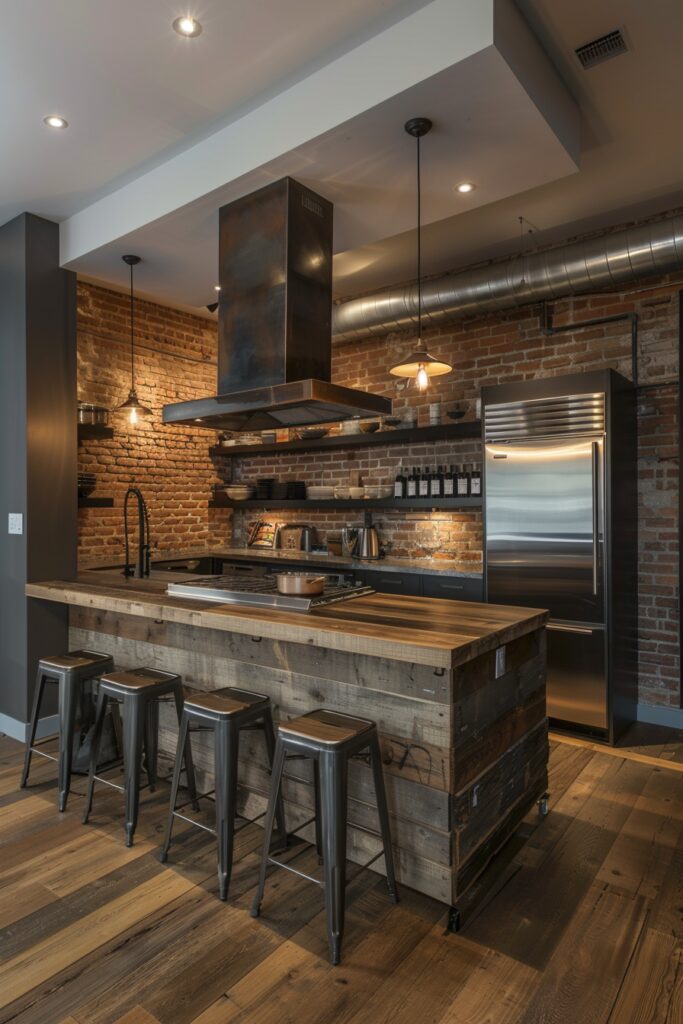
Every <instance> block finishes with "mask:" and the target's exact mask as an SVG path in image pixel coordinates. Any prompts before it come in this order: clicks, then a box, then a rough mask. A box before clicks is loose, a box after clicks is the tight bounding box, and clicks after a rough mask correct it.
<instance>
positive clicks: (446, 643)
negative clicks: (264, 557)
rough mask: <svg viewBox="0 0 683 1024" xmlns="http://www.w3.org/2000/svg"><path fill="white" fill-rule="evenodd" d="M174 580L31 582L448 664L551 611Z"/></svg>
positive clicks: (102, 606) (112, 575) (39, 587)
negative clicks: (185, 594)
mask: <svg viewBox="0 0 683 1024" xmlns="http://www.w3.org/2000/svg"><path fill="white" fill-rule="evenodd" d="M159 575H161V574H159ZM155 576H156V574H155ZM167 582H168V581H167V578H165V577H164V578H162V579H159V578H152V579H144V580H139V579H135V578H130V577H128V578H124V577H122V576H121V574H120V573H118V572H105V571H102V570H100V571H99V572H81V573H79V574H78V575H77V577H76V579H74V580H48V581H45V582H36V583H29V584H27V585H26V594H27V596H28V597H32V598H38V599H42V600H45V601H55V602H57V603H59V604H66V605H74V606H78V607H81V608H91V609H97V610H102V611H109V612H114V613H116V614H118V615H124V616H137V617H141V618H145V619H152V620H156V621H157V622H170V623H173V622H176V623H183V624H186V625H189V626H193V627H196V628H198V629H202V628H204V629H213V630H220V631H223V632H226V633H239V634H243V635H247V636H251V637H266V638H268V639H271V640H280V641H290V642H292V643H300V644H308V645H311V646H317V647H321V648H326V649H328V648H329V649H333V650H339V651H348V652H351V653H356V654H366V655H370V656H372V657H378V658H387V659H389V660H392V661H401V662H404V663H409V664H421V665H431V666H433V667H435V668H445V669H451V668H455V667H457V666H459V665H463V664H465V663H466V662H468V661H470V660H472V659H473V658H476V657H478V656H479V655H481V654H484V653H486V652H488V651H491V650H494V649H495V648H497V647H500V646H501V645H503V644H506V643H509V642H510V641H512V640H514V639H517V637H520V636H524V635H526V634H527V633H530V632H532V631H533V630H536V629H539V628H541V627H543V626H544V625H545V624H546V621H547V618H548V613H547V612H546V611H543V610H541V609H537V608H513V607H509V606H506V605H491V604H482V603H480V602H474V601H448V600H442V599H437V598H429V597H409V596H407V595H403V594H401V595H394V594H376V593H373V594H368V595H364V596H362V597H355V598H353V600H350V601H344V602H341V603H339V604H334V605H328V606H324V607H320V608H314V609H313V610H312V611H310V612H308V613H303V612H291V611H284V610H283V609H276V608H262V607H254V606H249V605H240V604H215V603H213V602H209V601H201V600H193V599H191V598H181V597H175V596H173V597H171V596H169V595H168V594H167V593H166V586H167Z"/></svg>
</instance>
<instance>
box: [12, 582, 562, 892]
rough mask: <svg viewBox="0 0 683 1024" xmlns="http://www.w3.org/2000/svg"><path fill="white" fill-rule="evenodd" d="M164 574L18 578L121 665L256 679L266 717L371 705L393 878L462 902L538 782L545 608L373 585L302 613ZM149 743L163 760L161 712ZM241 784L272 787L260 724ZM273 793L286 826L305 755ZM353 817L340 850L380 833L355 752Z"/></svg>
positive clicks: (255, 799)
mask: <svg viewBox="0 0 683 1024" xmlns="http://www.w3.org/2000/svg"><path fill="white" fill-rule="evenodd" d="M173 578H174V579H177V578H178V574H175V573H174V574H173ZM168 580H169V574H168V573H162V572H159V573H153V574H152V577H151V578H149V579H145V580H139V579H131V578H128V579H125V578H123V577H122V576H121V574H120V573H118V572H103V571H88V572H83V573H81V574H80V575H78V576H77V578H76V579H75V580H73V581H62V580H57V581H49V582H44V583H30V584H28V585H27V587H26V593H27V595H28V596H29V597H31V598H34V599H36V600H41V601H53V602H59V603H62V604H66V605H68V606H69V608H70V610H69V620H70V630H69V632H70V647H71V648H72V649H73V648H90V649H94V650H98V651H103V652H107V653H111V654H112V655H113V657H114V658H115V660H116V664H117V666H119V667H124V668H125V667H131V666H134V665H151V666H153V667H155V668H159V669H165V670H167V671H174V672H177V673H179V674H180V675H182V677H183V682H184V684H185V685H186V686H187V687H193V688H197V689H202V690H214V689H220V688H221V687H225V686H235V685H237V686H241V687H244V688H246V689H252V690H256V691H259V692H262V693H267V694H268V695H269V696H270V697H271V700H272V702H273V707H274V712H275V716H276V718H278V717H284V718H291V717H294V716H296V715H299V714H302V713H304V712H306V711H310V710H312V709H313V708H316V707H321V706H325V707H329V708H331V709H333V710H336V711H342V712H347V713H350V714H356V715H361V716H365V717H368V718H372V719H374V720H375V721H376V722H377V725H378V729H379V733H380V741H381V745H382V753H383V760H384V767H385V774H386V781H387V789H388V800H389V805H390V811H391V818H392V831H393V841H394V845H395V848H396V861H397V874H398V878H399V880H400V881H402V882H403V883H404V884H405V885H408V886H411V887H412V888H414V889H417V890H419V891H421V892H424V893H427V894H428V895H430V896H433V897H435V898H436V899H438V900H441V901H442V902H444V903H446V904H449V905H455V904H457V901H458V899H459V898H460V896H461V894H462V893H463V892H464V891H465V890H466V889H467V888H468V887H469V885H471V883H472V882H473V881H474V880H475V879H476V878H477V877H478V875H479V874H480V873H481V871H482V870H483V868H484V867H485V865H486V864H487V863H488V861H489V860H490V859H491V857H492V856H493V855H494V853H495V852H496V851H497V850H498V849H499V848H500V846H501V845H502V844H503V843H504V842H505V840H506V839H507V838H508V837H509V836H510V834H511V833H512V832H513V831H514V829H515V828H516V826H517V825H518V823H519V822H520V821H521V819H522V818H523V816H524V815H525V814H526V813H527V811H528V810H529V809H530V807H531V806H532V805H533V803H534V801H536V800H537V799H539V798H540V797H541V796H542V795H543V793H544V792H545V789H546V785H547V759H548V736H547V719H546V713H545V629H544V626H545V622H546V618H547V615H546V613H545V612H544V611H541V610H537V609H521V608H512V607H506V606H499V605H487V604H481V603H474V602H465V601H446V600H437V599H430V598H415V597H407V596H403V595H400V596H396V595H388V594H369V595H366V596H361V597H356V598H354V599H352V600H349V601H345V602H343V603H341V604H335V605H329V606H326V607H321V608H317V609H315V610H314V611H312V612H311V613H309V614H303V613H301V612H290V611H283V610H280V609H271V608H256V607H248V606H246V605H240V604H232V605H225V604H211V603H208V602H203V601H196V600H191V599H188V598H179V597H170V596H168V595H167V594H166V586H167V583H168ZM46 653H50V652H46ZM201 739H203V737H200V736H197V737H195V738H194V739H193V750H194V752H195V761H196V764H197V767H198V769H199V770H200V771H202V772H203V773H205V774H206V775H207V779H202V778H200V780H199V781H200V785H201V786H202V788H210V776H211V772H212V753H211V750H210V748H209V746H208V743H207V744H206V745H202V744H201V743H200V740H201ZM160 749H161V752H162V754H164V755H165V757H166V758H167V760H168V762H169V763H170V760H171V758H172V757H173V754H174V751H175V730H174V724H173V721H172V717H171V714H170V711H169V714H168V715H165V716H163V717H162V734H161V739H160ZM205 783H208V786H205ZM240 783H241V810H242V811H243V813H244V814H245V815H246V816H247V817H254V816H255V815H257V814H259V813H260V812H261V811H263V809H264V807H265V800H266V796H267V792H268V787H269V774H268V771H267V767H266V761H265V751H264V750H263V747H262V739H261V737H260V736H259V735H258V734H256V733H254V734H249V733H247V734H245V735H244V736H243V738H242V741H241V747H240ZM284 796H285V807H286V812H287V822H288V827H289V828H290V829H292V828H294V827H296V826H298V825H299V824H301V823H302V822H304V821H306V820H307V819H309V818H310V817H311V813H312V807H313V788H312V781H311V775H310V765H309V764H308V763H307V762H305V761H294V762H292V763H291V765H289V766H288V771H287V778H286V780H285V784H284ZM349 824H350V827H349V835H348V856H349V859H350V860H352V861H355V862H357V863H363V862H364V861H366V860H368V859H369V857H370V856H372V855H374V853H375V852H376V851H377V849H378V848H379V840H378V839H377V838H376V837H375V835H374V834H372V833H373V831H374V829H375V825H376V810H375V806H374V796H373V788H372V781H371V773H370V768H369V766H368V765H367V764H365V763H364V762H363V761H361V760H358V761H354V762H352V765H351V769H350V778H349ZM368 830H370V831H368ZM303 834H304V835H306V834H307V833H306V832H305V831H304V833H303ZM381 863H382V862H381V860H380V861H378V862H377V865H381ZM378 869H379V870H381V867H379V868H378Z"/></svg>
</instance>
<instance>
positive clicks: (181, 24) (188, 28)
mask: <svg viewBox="0 0 683 1024" xmlns="http://www.w3.org/2000/svg"><path fill="white" fill-rule="evenodd" d="M173 31H174V32H177V33H178V35H179V36H185V37H186V38H187V39H193V38H194V37H195V36H198V35H200V33H201V31H202V26H201V24H200V23H199V22H198V21H197V19H196V18H193V17H192V16H191V15H190V14H186V15H185V16H184V17H182V18H176V19H175V21H174V22H173Z"/></svg>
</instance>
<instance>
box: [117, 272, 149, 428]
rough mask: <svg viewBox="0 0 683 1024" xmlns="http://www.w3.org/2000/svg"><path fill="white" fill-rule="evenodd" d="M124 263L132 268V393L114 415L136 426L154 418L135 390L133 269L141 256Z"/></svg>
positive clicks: (129, 393) (130, 392)
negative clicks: (118, 415) (144, 420)
mask: <svg viewBox="0 0 683 1024" xmlns="http://www.w3.org/2000/svg"><path fill="white" fill-rule="evenodd" d="M121 259H122V260H123V262H124V263H125V264H126V265H127V266H128V267H130V391H129V392H128V398H127V399H126V401H125V402H123V403H122V404H121V405H118V406H117V407H116V408H115V409H114V410H113V411H114V413H116V414H118V413H125V414H126V415H127V416H128V421H129V422H130V423H132V424H133V425H135V424H136V423H137V422H138V420H139V419H140V418H142V417H148V416H152V415H153V413H152V410H151V409H148V408H147V406H146V405H143V404H142V402H141V401H140V399H139V398H138V395H137V391H136V390H135V296H134V292H133V267H136V266H137V265H138V263H139V262H140V257H139V256H133V255H130V254H129V255H127V256H122V257H121Z"/></svg>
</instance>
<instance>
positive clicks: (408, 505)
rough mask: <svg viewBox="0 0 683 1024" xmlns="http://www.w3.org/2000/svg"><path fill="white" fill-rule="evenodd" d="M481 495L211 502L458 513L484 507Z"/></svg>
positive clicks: (220, 497) (217, 499)
mask: <svg viewBox="0 0 683 1024" xmlns="http://www.w3.org/2000/svg"><path fill="white" fill-rule="evenodd" d="M481 504H482V501H481V498H339V499H337V498H321V499H319V500H317V501H316V500H314V499H312V498H294V499H291V500H290V499H287V500H285V499H282V500H280V499H272V500H268V498H264V499H262V500H260V499H258V498H250V499H249V500H248V501H231V500H230V498H228V497H227V495H224V494H216V495H215V496H214V498H213V500H212V501H210V502H209V508H234V509H237V510H238V511H239V509H246V508H261V509H299V508H300V509H307V508H331V509H345V508H367V509H374V508H377V509H398V510H400V509H404V510H405V511H410V510H413V511H416V510H419V509H425V510H433V511H435V512H451V511H452V512H455V511H457V510H458V509H461V508H462V509H468V508H481Z"/></svg>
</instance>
